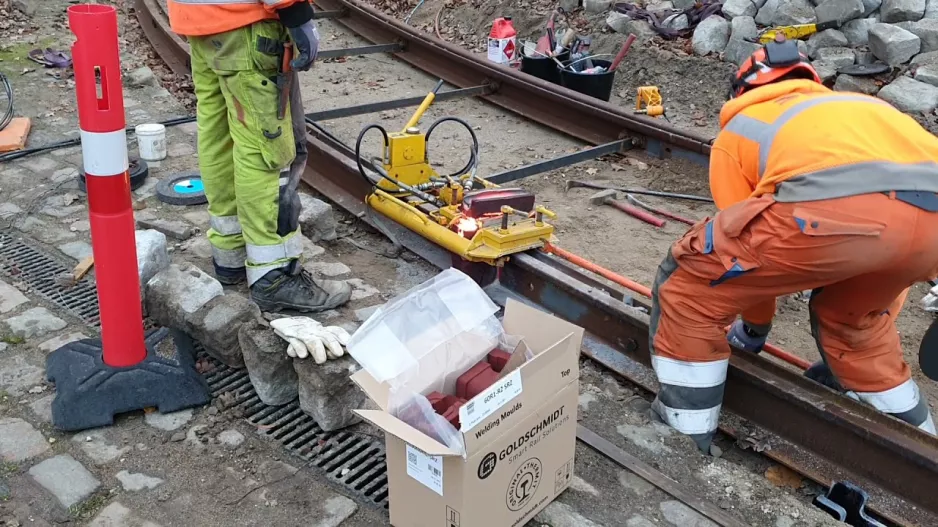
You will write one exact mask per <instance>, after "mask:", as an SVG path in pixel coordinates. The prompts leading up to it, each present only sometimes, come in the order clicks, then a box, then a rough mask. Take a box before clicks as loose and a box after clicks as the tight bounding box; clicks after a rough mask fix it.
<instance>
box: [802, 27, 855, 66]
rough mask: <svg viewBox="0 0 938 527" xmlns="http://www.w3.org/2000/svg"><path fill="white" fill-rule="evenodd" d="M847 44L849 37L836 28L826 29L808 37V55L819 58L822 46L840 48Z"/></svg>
mask: <svg viewBox="0 0 938 527" xmlns="http://www.w3.org/2000/svg"><path fill="white" fill-rule="evenodd" d="M846 45H847V37H846V36H844V34H843V33H841V32H840V31H837V30H836V29H825V30H824V31H821V32H819V33H815V34H813V35H811V37H810V38H808V56H809V57H811V58H812V59H816V58H818V50H819V49H822V48H839V47H844V46H846Z"/></svg>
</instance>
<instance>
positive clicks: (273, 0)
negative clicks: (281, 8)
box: [264, 0, 284, 6]
mask: <svg viewBox="0 0 938 527" xmlns="http://www.w3.org/2000/svg"><path fill="white" fill-rule="evenodd" d="M283 2H284V0H264V4H266V5H269V6H275V5H280V4H282V3H283Z"/></svg>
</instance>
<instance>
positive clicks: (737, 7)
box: [723, 0, 859, 19]
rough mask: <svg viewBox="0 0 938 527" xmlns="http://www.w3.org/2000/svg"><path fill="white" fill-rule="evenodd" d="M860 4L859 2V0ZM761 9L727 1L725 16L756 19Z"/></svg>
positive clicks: (744, 0)
mask: <svg viewBox="0 0 938 527" xmlns="http://www.w3.org/2000/svg"><path fill="white" fill-rule="evenodd" d="M857 1H858V2H859V0H857ZM758 11H759V9H758V8H757V7H756V3H755V2H753V1H751V0H726V1H725V2H723V14H724V15H726V16H727V17H728V18H730V19H734V18H736V17H740V16H748V17H754V16H756V13H757V12H758Z"/></svg>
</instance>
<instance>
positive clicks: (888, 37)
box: [870, 24, 922, 66]
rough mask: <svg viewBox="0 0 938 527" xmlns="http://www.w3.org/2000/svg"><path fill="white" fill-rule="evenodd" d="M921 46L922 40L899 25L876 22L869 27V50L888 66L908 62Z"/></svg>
mask: <svg viewBox="0 0 938 527" xmlns="http://www.w3.org/2000/svg"><path fill="white" fill-rule="evenodd" d="M921 48H922V40H921V39H920V38H918V37H917V36H915V35H914V34H913V33H911V32H909V31H906V30H905V29H902V28H901V27H896V26H891V25H889V24H876V25H874V26H873V27H872V28H871V29H870V51H872V52H873V55H876V58H878V59H879V60H881V61H883V62H885V63H886V64H889V65H890V66H898V65H900V64H903V63H905V62H908V61H909V59H911V58H912V57H914V56H915V55H916V54H917V53H918V52H919V50H921Z"/></svg>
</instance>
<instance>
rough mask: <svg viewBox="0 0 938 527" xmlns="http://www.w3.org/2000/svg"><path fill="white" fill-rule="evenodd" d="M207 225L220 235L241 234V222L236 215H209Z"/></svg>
mask: <svg viewBox="0 0 938 527" xmlns="http://www.w3.org/2000/svg"><path fill="white" fill-rule="evenodd" d="M208 225H209V227H211V228H212V229H215V232H217V233H218V234H221V235H222V236H231V235H233V234H241V222H239V221H238V217H237V216H209V218H208Z"/></svg>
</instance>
